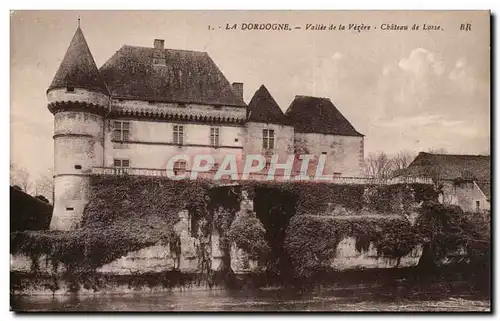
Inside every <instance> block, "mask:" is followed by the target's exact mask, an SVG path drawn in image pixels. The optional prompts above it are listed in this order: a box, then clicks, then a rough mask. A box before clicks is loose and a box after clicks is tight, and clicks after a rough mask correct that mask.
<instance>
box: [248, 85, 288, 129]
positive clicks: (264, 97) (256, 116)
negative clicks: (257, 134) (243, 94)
mask: <svg viewBox="0 0 500 321" xmlns="http://www.w3.org/2000/svg"><path fill="white" fill-rule="evenodd" d="M247 119H248V121H251V122H257V123H275V124H284V122H285V115H284V114H283V112H282V111H281V108H280V107H279V106H278V103H276V101H275V100H274V98H273V96H271V94H270V93H269V91H268V90H267V88H266V87H265V86H264V85H262V86H260V88H259V89H258V90H257V91H256V92H255V94H254V95H253V97H252V100H250V103H249V104H248V109H247Z"/></svg>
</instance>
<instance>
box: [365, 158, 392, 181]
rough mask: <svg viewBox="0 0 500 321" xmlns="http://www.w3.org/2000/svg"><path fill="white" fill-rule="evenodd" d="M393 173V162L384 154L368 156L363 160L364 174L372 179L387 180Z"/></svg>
mask: <svg viewBox="0 0 500 321" xmlns="http://www.w3.org/2000/svg"><path fill="white" fill-rule="evenodd" d="M392 172H393V161H392V159H390V158H389V156H387V154H386V153H384V152H381V153H378V154H374V153H372V154H370V155H368V157H367V158H366V160H365V174H366V175H367V176H369V177H374V178H388V177H389V176H390V175H391V174H392Z"/></svg>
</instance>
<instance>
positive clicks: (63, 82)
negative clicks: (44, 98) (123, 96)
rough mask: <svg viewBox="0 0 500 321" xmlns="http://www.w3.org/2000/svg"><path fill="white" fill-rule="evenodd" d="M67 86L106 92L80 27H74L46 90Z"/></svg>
mask: <svg viewBox="0 0 500 321" xmlns="http://www.w3.org/2000/svg"><path fill="white" fill-rule="evenodd" d="M68 86H69V87H75V88H85V89H88V90H94V91H99V92H102V93H105V94H108V89H107V88H106V85H105V84H104V81H103V80H102V78H101V76H100V75H99V71H98V70H97V66H96V64H95V61H94V58H93V57H92V54H91V53H90V49H89V46H88V45H87V41H85V37H84V36H83V32H82V30H81V29H80V27H78V28H77V29H76V32H75V35H74V36H73V39H72V40H71V43H70V44H69V47H68V50H67V51H66V54H65V55H64V58H63V60H62V62H61V65H60V66H59V69H58V70H57V72H56V75H55V76H54V79H53V80H52V83H51V84H50V86H49V89H48V90H47V91H49V90H52V89H56V88H66V87H68Z"/></svg>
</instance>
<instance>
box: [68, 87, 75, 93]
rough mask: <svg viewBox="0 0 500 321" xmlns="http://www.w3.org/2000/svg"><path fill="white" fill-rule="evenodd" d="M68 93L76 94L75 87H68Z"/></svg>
mask: <svg viewBox="0 0 500 321" xmlns="http://www.w3.org/2000/svg"><path fill="white" fill-rule="evenodd" d="M66 91H67V92H70V93H73V92H75V87H70V86H68V87H66Z"/></svg>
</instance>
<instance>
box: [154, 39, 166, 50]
mask: <svg viewBox="0 0 500 321" xmlns="http://www.w3.org/2000/svg"><path fill="white" fill-rule="evenodd" d="M153 46H154V48H155V49H162V50H163V49H165V40H163V39H155V42H154V44H153Z"/></svg>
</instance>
